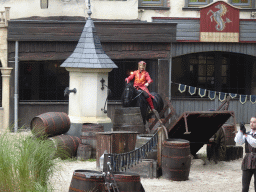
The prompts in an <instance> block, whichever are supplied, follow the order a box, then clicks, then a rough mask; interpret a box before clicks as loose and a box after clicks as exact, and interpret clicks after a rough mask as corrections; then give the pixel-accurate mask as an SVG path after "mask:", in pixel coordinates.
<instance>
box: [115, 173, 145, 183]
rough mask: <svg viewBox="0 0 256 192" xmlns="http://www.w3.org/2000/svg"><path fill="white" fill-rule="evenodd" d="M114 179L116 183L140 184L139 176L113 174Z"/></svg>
mask: <svg viewBox="0 0 256 192" xmlns="http://www.w3.org/2000/svg"><path fill="white" fill-rule="evenodd" d="M114 178H115V180H116V181H117V182H140V177H139V176H135V177H134V176H132V177H131V176H125V175H122V176H118V175H115V174H114Z"/></svg>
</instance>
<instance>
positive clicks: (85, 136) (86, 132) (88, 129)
mask: <svg viewBox="0 0 256 192" xmlns="http://www.w3.org/2000/svg"><path fill="white" fill-rule="evenodd" d="M81 132H82V133H81V143H80V144H79V146H78V150H77V159H78V160H86V159H90V158H92V159H96V134H97V133H99V132H104V126H103V125H101V124H93V123H85V124H83V127H82V130H81Z"/></svg>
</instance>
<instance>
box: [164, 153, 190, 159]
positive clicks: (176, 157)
mask: <svg viewBox="0 0 256 192" xmlns="http://www.w3.org/2000/svg"><path fill="white" fill-rule="evenodd" d="M162 157H166V158H169V159H181V158H185V157H189V155H186V156H167V155H163V154H162Z"/></svg>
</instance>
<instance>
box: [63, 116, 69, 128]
mask: <svg viewBox="0 0 256 192" xmlns="http://www.w3.org/2000/svg"><path fill="white" fill-rule="evenodd" d="M63 114H64V116H65V117H66V119H67V123H68V125H70V118H69V116H68V114H66V113H63Z"/></svg>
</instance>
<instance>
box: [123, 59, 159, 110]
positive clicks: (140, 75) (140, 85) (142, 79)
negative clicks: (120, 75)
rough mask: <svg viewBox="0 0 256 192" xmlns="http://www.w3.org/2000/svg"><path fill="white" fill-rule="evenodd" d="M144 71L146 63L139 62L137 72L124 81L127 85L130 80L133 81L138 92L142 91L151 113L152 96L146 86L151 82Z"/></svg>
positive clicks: (152, 107)
mask: <svg viewBox="0 0 256 192" xmlns="http://www.w3.org/2000/svg"><path fill="white" fill-rule="evenodd" d="M145 69H146V62H144V61H140V62H139V63H138V70H137V71H134V72H133V74H131V75H130V76H129V77H127V78H126V79H125V81H126V82H127V83H129V82H130V81H131V80H133V79H135V80H134V84H133V86H134V87H135V88H136V89H137V90H138V89H141V90H142V91H143V95H144V97H145V98H146V100H147V102H148V104H149V106H150V108H151V110H152V111H153V110H154V109H155V108H154V105H153V102H152V99H153V98H154V96H152V95H151V94H150V92H149V90H148V88H147V87H148V85H149V84H150V83H152V82H153V80H152V79H151V78H150V76H149V74H148V72H147V71H145Z"/></svg>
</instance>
